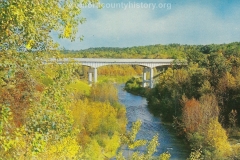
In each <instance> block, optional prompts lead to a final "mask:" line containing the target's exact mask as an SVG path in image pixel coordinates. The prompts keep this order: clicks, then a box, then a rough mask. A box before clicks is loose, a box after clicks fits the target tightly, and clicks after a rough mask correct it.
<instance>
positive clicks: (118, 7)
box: [53, 0, 240, 50]
mask: <svg viewBox="0 0 240 160" xmlns="http://www.w3.org/2000/svg"><path fill="white" fill-rule="evenodd" d="M101 2H102V3H103V4H104V7H103V8H102V9H96V8H95V9H94V8H92V6H89V7H88V8H84V9H83V10H82V14H81V16H83V17H85V18H86V19H87V21H86V22H85V23H84V24H82V25H79V32H78V33H77V36H78V37H79V36H80V35H83V36H84V40H83V41H81V42H80V41H79V40H76V41H75V42H70V41H69V40H66V39H58V38H56V36H55V35H53V38H54V40H55V41H57V42H58V43H59V44H60V46H61V47H64V48H65V49H69V50H79V49H86V48H91V47H132V46H144V45H153V44H170V43H179V44H212V43H216V44H219V43H230V42H236V41H240V9H239V8H240V1H239V0H219V1H216V0H215V1H213V0H135V1H129V0H122V1H119V0H116V1H110V0H102V1H101Z"/></svg>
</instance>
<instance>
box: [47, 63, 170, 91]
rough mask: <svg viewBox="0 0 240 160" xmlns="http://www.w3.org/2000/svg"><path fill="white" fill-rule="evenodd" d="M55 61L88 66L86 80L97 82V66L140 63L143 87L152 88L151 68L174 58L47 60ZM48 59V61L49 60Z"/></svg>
mask: <svg viewBox="0 0 240 160" xmlns="http://www.w3.org/2000/svg"><path fill="white" fill-rule="evenodd" d="M49 61H50V62H51V61H55V62H57V63H60V64H63V63H69V62H73V63H79V64H81V65H85V66H89V67H90V68H89V71H88V81H89V83H90V84H91V83H96V82H97V68H98V67H101V66H106V65H124V64H127V65H140V66H143V67H144V69H143V87H146V86H147V85H146V84H147V83H148V84H149V87H151V88H153V68H155V67H158V66H164V65H167V66H169V65H171V64H173V62H174V59H109V58H63V59H55V58H51V59H50V60H49ZM49 61H48V62H49ZM147 72H150V79H148V80H147V76H146V73H147Z"/></svg>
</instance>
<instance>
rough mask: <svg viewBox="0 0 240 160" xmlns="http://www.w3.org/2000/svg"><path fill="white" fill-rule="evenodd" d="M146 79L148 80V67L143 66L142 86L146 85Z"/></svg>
mask: <svg viewBox="0 0 240 160" xmlns="http://www.w3.org/2000/svg"><path fill="white" fill-rule="evenodd" d="M146 80H147V70H146V67H144V68H143V78H142V86H143V87H146Z"/></svg>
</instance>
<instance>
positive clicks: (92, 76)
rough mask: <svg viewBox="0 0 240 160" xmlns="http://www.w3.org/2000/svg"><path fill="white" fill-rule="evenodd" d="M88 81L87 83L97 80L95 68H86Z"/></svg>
mask: <svg viewBox="0 0 240 160" xmlns="http://www.w3.org/2000/svg"><path fill="white" fill-rule="evenodd" d="M88 82H89V84H92V83H96V82H97V68H89V70H88Z"/></svg>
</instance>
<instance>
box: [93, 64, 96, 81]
mask: <svg viewBox="0 0 240 160" xmlns="http://www.w3.org/2000/svg"><path fill="white" fill-rule="evenodd" d="M93 70H94V83H97V68H94V69H93Z"/></svg>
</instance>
